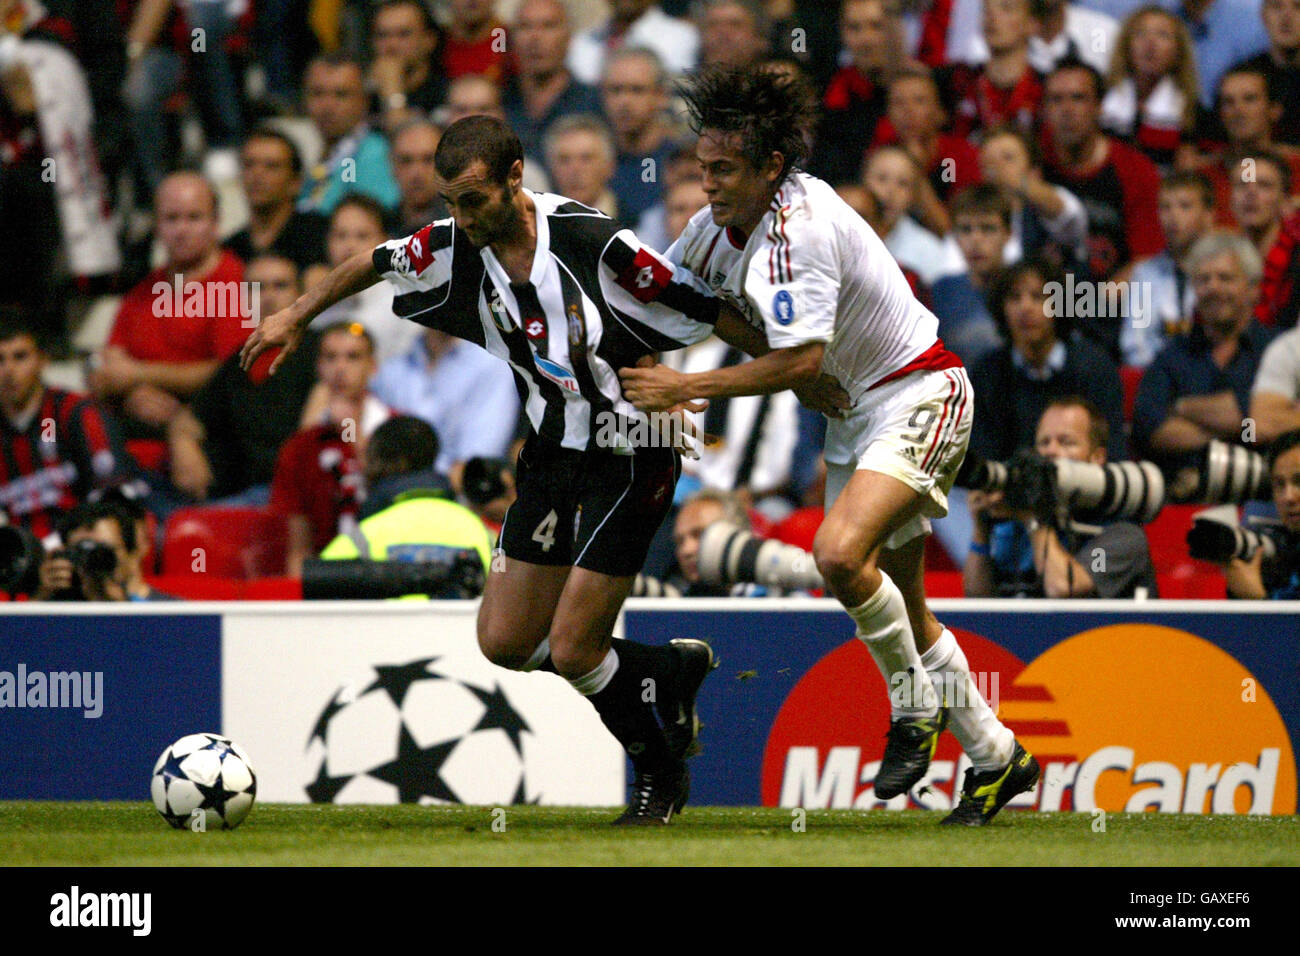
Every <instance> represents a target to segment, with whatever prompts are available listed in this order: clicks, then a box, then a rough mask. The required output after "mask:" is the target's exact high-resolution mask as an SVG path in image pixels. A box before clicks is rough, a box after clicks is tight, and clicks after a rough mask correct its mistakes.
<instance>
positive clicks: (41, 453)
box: [0, 309, 131, 538]
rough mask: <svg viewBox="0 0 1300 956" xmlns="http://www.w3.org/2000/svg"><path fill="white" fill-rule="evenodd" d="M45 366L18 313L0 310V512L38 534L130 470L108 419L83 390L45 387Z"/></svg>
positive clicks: (35, 340)
mask: <svg viewBox="0 0 1300 956" xmlns="http://www.w3.org/2000/svg"><path fill="white" fill-rule="evenodd" d="M45 363H46V356H45V352H44V350H43V348H42V347H41V344H40V342H39V340H38V338H37V333H36V331H35V329H34V328H33V327H32V326H31V324H30V323H29V322H28V321H27V320H26V319H25V318H24V316H23V315H22V313H20V312H18V311H17V310H12V309H5V310H3V311H0V413H3V414H0V509H2V510H3V511H4V512H5V513H6V514H7V515H8V517H9V520H10V521H11V522H13V523H14V524H19V525H23V526H24V527H27V528H28V529H30V530H31V531H32V533H33V534H35V535H36V536H37V537H41V538H43V537H45V536H46V535H48V534H50V533H51V532H52V531H54V530H55V527H56V525H57V523H58V520H59V517H60V516H61V515H62V514H63V513H64V512H67V511H70V510H71V509H72V508H74V507H76V505H78V504H80V503H81V502H82V501H84V500H85V498H86V496H87V495H88V494H89V493H90V492H91V491H93V490H95V489H96V488H107V487H110V486H112V485H116V484H120V483H121V482H122V481H123V480H124V479H125V478H126V477H127V476H128V474H129V472H130V470H131V463H130V459H129V458H128V457H127V455H126V452H125V450H124V449H123V447H122V442H121V439H120V438H119V436H118V433H117V427H116V425H115V424H114V423H113V421H112V419H111V418H109V416H108V415H107V414H105V413H104V411H103V410H102V409H100V408H99V406H98V405H96V404H95V402H94V401H93V400H92V399H90V398H88V397H87V396H85V395H78V394H76V393H73V392H65V391H63V390H62V389H58V388H47V387H46V386H45V385H44V384H43V383H42V381H41V375H42V373H43V372H44V371H45Z"/></svg>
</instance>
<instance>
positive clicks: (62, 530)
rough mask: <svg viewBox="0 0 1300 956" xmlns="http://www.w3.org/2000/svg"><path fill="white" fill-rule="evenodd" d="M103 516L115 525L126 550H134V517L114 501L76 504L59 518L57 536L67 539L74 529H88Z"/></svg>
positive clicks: (135, 543)
mask: <svg viewBox="0 0 1300 956" xmlns="http://www.w3.org/2000/svg"><path fill="white" fill-rule="evenodd" d="M105 518H107V519H108V520H110V521H112V522H113V523H114V524H116V525H117V530H118V533H119V534H121V535H122V544H123V545H124V546H125V547H126V550H127V551H134V550H135V549H136V545H137V543H138V541H137V539H136V535H135V518H134V517H132V515H131V514H130V513H129V512H128V511H127V510H126V509H125V508H123V507H122V506H121V505H120V504H118V503H117V502H116V501H86V502H82V503H81V504H79V505H77V506H76V507H75V508H73V509H72V510H71V511H69V512H68V513H67V514H65V515H64V516H63V517H62V518H61V519H60V520H59V527H58V531H59V537H60V538H63V539H64V540H67V537H68V535H70V534H72V532H74V531H82V530H86V531H89V530H91V529H93V528H94V527H95V525H97V524H99V523H100V522H101V521H103V520H104V519H105Z"/></svg>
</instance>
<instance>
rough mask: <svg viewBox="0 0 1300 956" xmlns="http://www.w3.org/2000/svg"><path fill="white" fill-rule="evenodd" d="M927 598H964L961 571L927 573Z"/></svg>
mask: <svg viewBox="0 0 1300 956" xmlns="http://www.w3.org/2000/svg"><path fill="white" fill-rule="evenodd" d="M925 596H926V597H932V598H957V597H963V596H964V595H963V592H962V584H961V572H960V571H926V572H925Z"/></svg>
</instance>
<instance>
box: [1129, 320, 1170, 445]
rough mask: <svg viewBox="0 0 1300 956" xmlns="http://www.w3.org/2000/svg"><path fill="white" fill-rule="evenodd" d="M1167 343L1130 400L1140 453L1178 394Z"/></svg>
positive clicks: (1134, 435)
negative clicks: (1133, 397)
mask: <svg viewBox="0 0 1300 956" xmlns="http://www.w3.org/2000/svg"><path fill="white" fill-rule="evenodd" d="M1170 348H1171V346H1166V347H1165V349H1164V350H1163V351H1161V352H1160V354H1159V355H1157V356H1156V359H1155V361H1154V362H1152V363H1151V365H1150V366H1149V367H1148V368H1147V370H1146V372H1144V373H1143V375H1142V381H1141V383H1140V384H1139V385H1138V390H1137V397H1136V398H1135V399H1134V403H1133V444H1134V445H1135V446H1136V447H1137V448H1138V449H1139V451H1141V452H1143V453H1147V452H1149V451H1150V449H1151V436H1152V435H1154V434H1155V433H1156V430H1157V429H1158V428H1159V427H1160V426H1161V425H1163V424H1164V422H1165V419H1166V418H1168V417H1169V410H1170V408H1171V407H1172V406H1173V404H1174V399H1175V398H1177V397H1178V386H1177V383H1176V381H1175V378H1174V375H1173V369H1172V363H1171V362H1170V360H1169V354H1170V353H1169V349H1170Z"/></svg>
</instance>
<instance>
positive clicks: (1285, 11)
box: [1238, 0, 1300, 145]
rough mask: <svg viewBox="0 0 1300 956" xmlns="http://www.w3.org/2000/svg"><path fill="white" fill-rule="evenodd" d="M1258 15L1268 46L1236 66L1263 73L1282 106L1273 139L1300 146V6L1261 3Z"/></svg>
mask: <svg viewBox="0 0 1300 956" xmlns="http://www.w3.org/2000/svg"><path fill="white" fill-rule="evenodd" d="M1259 13H1260V16H1261V17H1262V18H1263V20H1264V29H1265V30H1267V31H1268V39H1269V47H1268V49H1267V50H1265V51H1264V52H1263V53H1259V54H1256V55H1255V56H1252V57H1250V58H1249V59H1247V60H1243V61H1242V62H1241V63H1240V64H1238V65H1239V66H1252V67H1258V68H1260V69H1262V70H1263V71H1264V72H1265V74H1267V76H1268V85H1269V87H1270V88H1271V89H1272V92H1273V98H1274V99H1276V100H1277V101H1278V102H1279V103H1281V104H1282V115H1281V116H1280V117H1279V118H1278V121H1277V125H1276V126H1275V127H1274V128H1273V136H1274V138H1275V139H1277V140H1278V141H1280V142H1283V143H1291V144H1293V145H1300V3H1298V2H1297V0H1264V3H1263V5H1262V6H1261V7H1260V11H1259Z"/></svg>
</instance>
